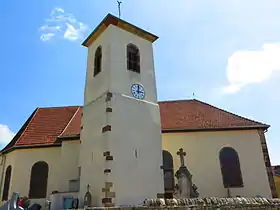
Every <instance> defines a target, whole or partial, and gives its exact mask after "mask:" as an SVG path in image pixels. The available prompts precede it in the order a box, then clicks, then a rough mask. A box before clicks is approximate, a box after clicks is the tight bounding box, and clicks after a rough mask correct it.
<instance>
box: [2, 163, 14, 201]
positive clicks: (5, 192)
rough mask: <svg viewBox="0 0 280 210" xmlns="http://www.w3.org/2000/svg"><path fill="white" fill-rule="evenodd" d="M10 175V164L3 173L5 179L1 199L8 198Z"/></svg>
mask: <svg viewBox="0 0 280 210" xmlns="http://www.w3.org/2000/svg"><path fill="white" fill-rule="evenodd" d="M11 175H12V166H10V165H9V166H8V167H7V169H6V173H5V181H4V188H3V194H2V201H6V200H8V196H9V189H10V182H11Z"/></svg>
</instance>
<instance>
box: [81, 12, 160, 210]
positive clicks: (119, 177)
mask: <svg viewBox="0 0 280 210" xmlns="http://www.w3.org/2000/svg"><path fill="white" fill-rule="evenodd" d="M157 38H158V37H156V36H155V35H153V34H151V33H149V32H147V31H144V30H142V29H140V28H138V27H136V26H134V25H132V24H130V23H127V22H125V21H123V20H121V19H119V18H117V17H115V16H113V15H111V14H108V15H107V16H106V17H105V18H104V19H103V21H102V22H101V23H100V24H99V25H98V26H97V28H96V29H95V30H94V31H93V32H92V33H91V34H90V35H89V37H88V38H87V39H86V40H85V41H84V42H83V46H85V47H87V49H88V58H87V72H86V83H85V92H84V108H83V117H82V130H81V146H80V167H81V176H80V195H81V197H82V196H84V194H85V193H86V191H87V186H88V185H89V186H90V193H91V194H92V205H94V206H102V205H103V206H114V205H137V204H140V203H141V202H143V201H144V199H145V198H156V197H157V195H158V194H163V193H164V181H163V171H162V169H161V165H162V140H161V121H160V113H159V106H158V103H157V93H156V82H155V70H154V60H153V46H152V44H153V42H154V41H155V40H156V39H157Z"/></svg>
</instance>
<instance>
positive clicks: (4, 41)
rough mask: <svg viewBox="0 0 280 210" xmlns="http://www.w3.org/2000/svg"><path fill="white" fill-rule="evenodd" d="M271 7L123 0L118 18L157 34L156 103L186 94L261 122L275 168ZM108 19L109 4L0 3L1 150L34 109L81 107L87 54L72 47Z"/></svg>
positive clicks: (279, 27)
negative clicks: (105, 17)
mask: <svg viewBox="0 0 280 210" xmlns="http://www.w3.org/2000/svg"><path fill="white" fill-rule="evenodd" d="M171 2H172V4H171ZM279 10H280V1H279V0H269V2H268V1H261V0H257V1H256V0H246V1H241V0H235V1H224V0H219V1H218V0H196V1H190V0H173V1H162V0H161V1H160V0H153V1H151V0H141V1H136V0H134V1H132V0H123V4H122V18H123V19H125V20H127V21H129V22H131V23H133V24H135V25H138V26H140V27H142V28H143V29H146V30H148V31H150V32H153V33H155V34H157V35H158V36H159V37H160V39H159V40H158V41H157V42H156V43H155V48H154V50H155V65H156V74H157V88H158V97H159V99H160V100H171V99H189V98H192V97H193V96H192V93H193V92H194V93H195V95H196V98H197V99H199V100H203V101H205V102H207V103H211V104H213V105H215V106H218V107H220V108H223V109H226V110H228V111H231V112H234V113H237V114H239V115H242V116H245V117H248V118H250V119H254V120H257V121H261V122H264V123H267V124H270V125H271V128H270V129H269V131H268V133H267V141H268V146H269V152H270V156H271V161H272V163H273V164H280V155H279V149H280V141H279V139H278V136H279V135H280V124H279V122H278V119H279V117H280V110H279V104H280V97H279V96H278V91H279V88H280V83H279V82H280V72H279V70H280V24H279V19H280V13H279ZM107 13H112V14H115V15H117V3H116V1H115V0H102V1H97V0H95V1H94V0H80V1H76V0H75V1H74V0H67V1H66V0H64V1H63V0H60V1H58V0H41V1H31V0H26V1H24V3H23V2H22V1H19V0H18V1H16V0H10V1H4V2H3V3H2V4H1V7H0V23H1V27H2V30H1V33H0V46H1V56H0V65H1V67H0V72H1V77H0V90H1V91H0V96H1V99H2V100H1V103H0V143H1V144H2V145H3V144H5V143H6V142H7V141H9V140H10V139H11V137H12V135H14V133H15V132H17V131H18V129H19V128H20V127H21V126H22V124H23V123H24V122H25V120H26V119H27V117H28V116H29V115H30V114H31V113H32V112H33V110H34V109H35V108H36V107H46V106H63V105H80V104H82V102H83V88H84V81H85V71H86V53H87V50H86V49H85V48H84V47H82V46H81V42H82V41H83V39H84V38H85V37H86V36H87V35H88V34H89V33H90V32H91V31H92V30H93V29H94V28H95V27H96V25H97V24H98V23H99V22H100V21H101V20H102V19H103V18H104V16H105V15H106V14H107ZM244 141H246V139H244ZM248 152H250V151H248Z"/></svg>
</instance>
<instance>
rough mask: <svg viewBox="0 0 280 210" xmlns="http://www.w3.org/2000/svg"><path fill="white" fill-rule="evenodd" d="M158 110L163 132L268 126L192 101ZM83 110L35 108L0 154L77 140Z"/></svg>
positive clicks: (167, 104) (166, 104) (165, 103)
mask: <svg viewBox="0 0 280 210" xmlns="http://www.w3.org/2000/svg"><path fill="white" fill-rule="evenodd" d="M159 107H160V115H161V126H162V132H187V131H206V130H241V129H258V128H261V129H267V128H269V125H266V124H263V123H260V122H256V121H253V120H249V119H247V118H244V117H241V116H238V115H236V114H233V113H230V112H227V111H225V110H222V109H219V108H217V107H214V106H212V105H209V104H207V103H204V102H202V101H198V100H195V99H194V100H178V101H161V102H159ZM82 109H83V108H82V106H66V107H54V108H53V107H49V108H37V109H36V110H35V111H34V112H33V113H32V114H31V116H30V117H29V118H28V120H27V121H26V122H25V124H24V125H23V126H22V128H21V129H20V130H19V131H18V133H17V134H16V135H15V137H14V138H13V139H12V141H11V142H10V143H9V144H8V145H7V146H6V147H5V148H4V149H3V150H2V152H7V151H10V150H11V149H15V148H24V147H36V146H40V147H41V146H56V145H57V146H60V145H61V140H62V139H65V138H68V139H71V138H74V139H78V138H79V135H80V130H81V119H82Z"/></svg>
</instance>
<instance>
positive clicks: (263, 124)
mask: <svg viewBox="0 0 280 210" xmlns="http://www.w3.org/2000/svg"><path fill="white" fill-rule="evenodd" d="M193 100H194V101H196V102H198V103H201V104H204V105H207V106H210V107H212V108H214V109H217V110H220V111H222V112H225V113H228V114H231V115H234V116H236V117H238V118H241V119H244V120H247V121H250V122H253V123H257V124H260V125H262V126H263V127H267V128H268V127H270V125H268V124H265V123H261V122H258V121H255V120H251V119H249V118H247V117H242V116H240V115H238V114H235V113H233V112H230V111H227V110H224V109H222V108H219V107H216V106H214V105H211V104H208V103H206V102H204V101H201V100H197V99H193Z"/></svg>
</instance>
